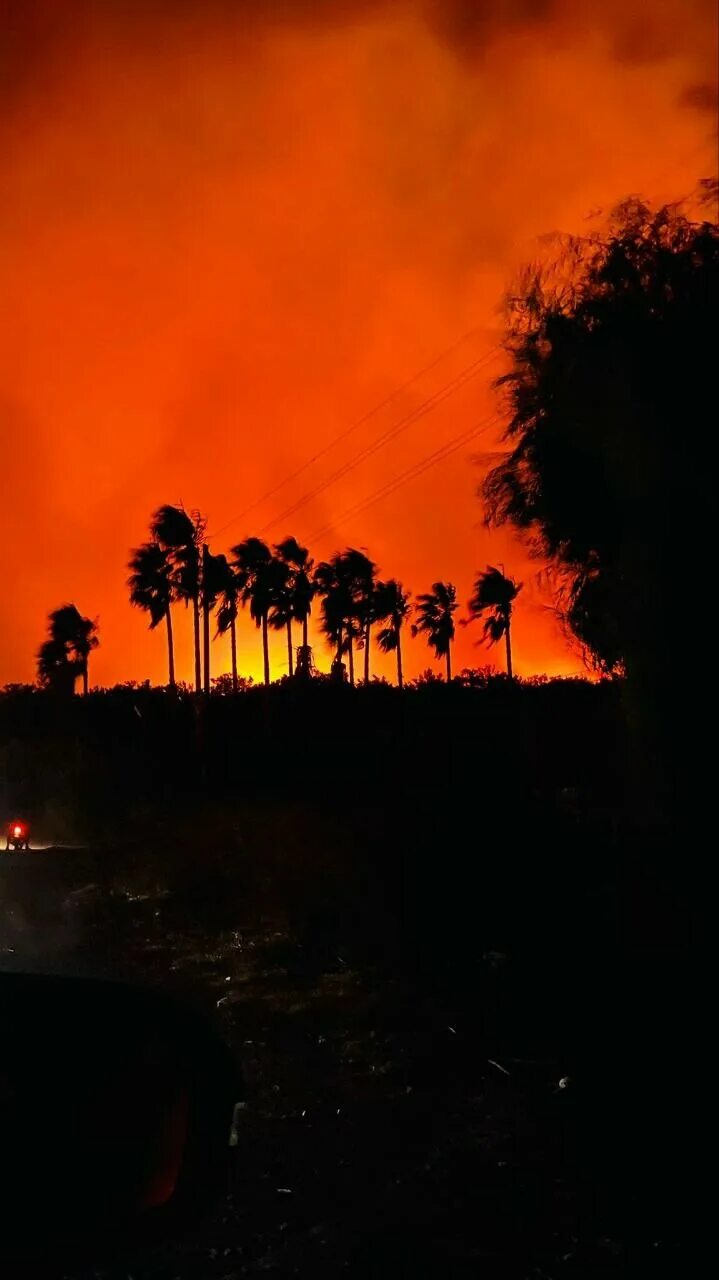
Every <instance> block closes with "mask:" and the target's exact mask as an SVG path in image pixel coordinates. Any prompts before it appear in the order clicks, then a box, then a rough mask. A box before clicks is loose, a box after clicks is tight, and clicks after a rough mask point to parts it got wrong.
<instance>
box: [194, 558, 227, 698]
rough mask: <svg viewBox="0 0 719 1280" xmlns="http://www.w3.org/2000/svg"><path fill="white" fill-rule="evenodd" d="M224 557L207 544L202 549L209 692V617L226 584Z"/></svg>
mask: <svg viewBox="0 0 719 1280" xmlns="http://www.w3.org/2000/svg"><path fill="white" fill-rule="evenodd" d="M226 566H227V561H226V559H225V557H224V556H215V555H213V554H212V552H211V551H210V548H209V547H208V545H207V543H204V545H203V547H202V574H201V582H200V607H201V611H202V656H203V685H202V687H203V691H204V692H205V693H209V692H210V687H211V680H210V665H211V661H210V615H211V613H212V610H213V609H214V607H215V605H216V604H217V600H218V598H219V596H220V595H221V594H222V591H223V589H224V587H225V584H226V577H225V568H226Z"/></svg>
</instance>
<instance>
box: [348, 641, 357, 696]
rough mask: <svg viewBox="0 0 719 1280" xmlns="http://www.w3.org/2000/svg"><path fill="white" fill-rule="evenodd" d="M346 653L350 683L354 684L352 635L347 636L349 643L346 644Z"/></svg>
mask: <svg viewBox="0 0 719 1280" xmlns="http://www.w3.org/2000/svg"><path fill="white" fill-rule="evenodd" d="M347 653H348V656H349V666H350V684H351V685H354V682H355V649H354V642H353V640H352V636H350V638H349V645H348V648H347Z"/></svg>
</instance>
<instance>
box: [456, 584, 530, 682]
mask: <svg viewBox="0 0 719 1280" xmlns="http://www.w3.org/2000/svg"><path fill="white" fill-rule="evenodd" d="M521 590H522V583H521V582H515V581H514V579H513V578H508V577H507V576H506V575H505V574H504V573H503V572H502V571H501V570H500V569H495V568H494V567H493V566H492V565H487V568H486V570H485V572H484V573H480V574H479V576H478V577H477V580H476V582H475V584H474V593H473V595H472V597H471V599H470V601H469V612H470V615H471V617H470V622H473V621H474V620H475V619H476V618H481V617H483V616H484V615H485V614H488V617H486V618H485V621H484V628H483V633H482V634H483V637H484V639H485V640H486V641H487V643H488V644H497V642H498V641H499V640H501V639H502V636H504V643H505V651H506V655H507V675H508V676H509V679H510V680H512V679H513V678H514V674H513V670H512V634H511V633H512V606H513V604H514V601H515V600H516V598H517V596H518V595H519V593H520V591H521Z"/></svg>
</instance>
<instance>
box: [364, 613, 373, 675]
mask: <svg viewBox="0 0 719 1280" xmlns="http://www.w3.org/2000/svg"><path fill="white" fill-rule="evenodd" d="M371 630H372V623H371V622H370V621H369V618H368V619H367V622H366V623H365V629H364V682H365V684H369V641H370V632H371Z"/></svg>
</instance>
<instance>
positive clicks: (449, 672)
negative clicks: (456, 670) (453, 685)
mask: <svg viewBox="0 0 719 1280" xmlns="http://www.w3.org/2000/svg"><path fill="white" fill-rule="evenodd" d="M451 679H452V641H451V640H450V642H449V644H448V645H447V684H449V682H450V680H451Z"/></svg>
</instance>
